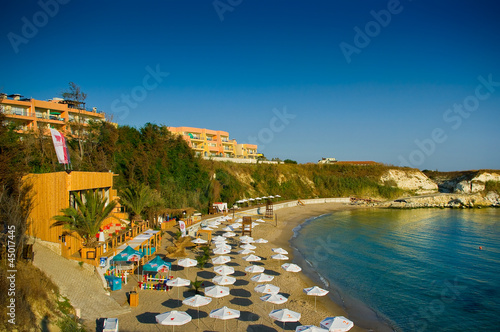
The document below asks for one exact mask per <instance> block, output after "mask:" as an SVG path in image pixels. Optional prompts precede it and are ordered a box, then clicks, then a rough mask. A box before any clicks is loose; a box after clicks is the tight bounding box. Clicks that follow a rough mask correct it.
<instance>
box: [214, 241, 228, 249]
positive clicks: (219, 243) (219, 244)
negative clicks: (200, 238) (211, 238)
mask: <svg viewBox="0 0 500 332" xmlns="http://www.w3.org/2000/svg"><path fill="white" fill-rule="evenodd" d="M215 248H216V249H219V248H220V249H227V250H231V248H232V247H231V246H230V245H229V244H226V243H222V242H217V243H216V244H215Z"/></svg>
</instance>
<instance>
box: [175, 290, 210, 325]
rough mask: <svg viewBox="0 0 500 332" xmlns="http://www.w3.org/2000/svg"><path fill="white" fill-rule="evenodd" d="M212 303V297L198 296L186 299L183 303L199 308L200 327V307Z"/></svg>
mask: <svg viewBox="0 0 500 332" xmlns="http://www.w3.org/2000/svg"><path fill="white" fill-rule="evenodd" d="M210 302H212V299H211V298H210V297H207V296H202V295H199V294H196V295H195V296H191V297H188V298H186V299H184V301H182V304H185V305H188V306H190V307H195V308H198V327H200V307H202V306H204V305H207V304H209V303H210Z"/></svg>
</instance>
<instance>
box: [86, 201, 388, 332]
mask: <svg viewBox="0 0 500 332" xmlns="http://www.w3.org/2000/svg"><path fill="white" fill-rule="evenodd" d="M354 208H356V207H355V206H350V205H345V204H339V203H324V204H314V205H306V206H297V207H292V208H284V209H279V210H276V211H275V213H276V215H277V219H278V222H277V225H275V222H274V221H267V222H265V223H262V224H259V225H258V226H256V227H255V228H254V229H253V232H252V236H253V238H254V239H258V238H264V239H267V240H269V242H268V243H263V244H256V247H257V248H256V249H255V255H257V256H260V257H262V260H261V261H259V262H256V263H253V264H255V265H261V266H263V267H264V268H265V269H266V270H265V273H267V274H270V275H273V276H274V280H272V281H271V282H269V283H271V284H273V285H275V286H278V287H280V294H282V295H284V296H286V297H288V302H286V303H284V304H281V305H274V309H282V308H287V309H290V310H293V311H297V312H299V313H301V315H302V316H301V319H300V321H299V322H297V323H287V324H286V325H285V330H286V331H295V328H296V327H297V326H299V325H316V326H319V323H320V321H321V320H323V319H324V318H326V317H329V316H346V317H348V315H347V313H346V312H345V311H344V309H343V308H342V307H340V306H339V305H337V304H336V303H335V302H334V301H332V299H331V298H330V297H329V296H323V297H318V298H317V308H316V310H315V308H314V302H315V301H314V297H311V296H307V295H306V294H305V293H304V292H303V288H306V287H311V286H314V285H317V286H319V287H324V286H323V285H322V284H320V283H317V282H316V283H315V282H314V281H313V280H312V279H310V278H309V277H308V276H307V275H306V273H303V272H300V273H293V272H286V271H284V270H283V269H282V268H281V264H283V263H284V262H292V261H293V252H292V249H291V247H290V244H289V240H290V239H291V237H292V236H293V229H294V228H295V227H296V226H297V225H299V224H301V223H303V222H304V221H305V220H306V219H308V218H311V217H314V216H319V215H322V214H325V213H330V212H333V211H340V210H345V209H354ZM254 218H257V217H255V216H254ZM221 228H222V227H219V229H221ZM236 233H237V235H239V234H238V233H239V232H236ZM237 240H238V236H237V237H235V238H233V239H231V240H230V241H228V243H229V244H232V245H233V249H232V252H231V253H230V254H229V256H230V257H231V258H232V261H231V262H229V263H227V264H226V265H228V266H232V267H233V268H234V269H235V273H234V274H233V275H232V276H233V277H235V278H236V279H237V281H236V282H235V284H234V285H230V286H228V287H229V288H230V295H228V296H226V297H223V298H220V299H213V301H212V302H211V303H210V304H208V305H206V306H202V307H200V308H199V309H200V311H199V313H200V319H198V310H197V308H193V307H189V306H186V305H183V304H182V303H181V301H182V300H183V299H185V298H187V297H190V296H193V295H194V291H193V290H190V289H189V287H181V288H180V289H177V288H174V289H172V290H171V291H168V292H162V291H154V290H139V305H138V306H137V307H132V308H131V312H130V313H128V314H124V315H121V316H119V317H118V318H119V325H120V331H131V332H132V331H172V326H163V325H159V324H157V323H156V321H155V316H156V315H158V314H160V313H164V312H167V311H171V310H179V311H186V312H187V313H188V314H190V315H191V316H192V317H193V319H192V321H191V322H189V323H187V324H186V325H182V326H175V331H196V330H199V331H223V330H224V325H226V330H227V331H281V330H282V328H283V325H282V323H280V322H277V321H275V320H273V319H271V318H270V317H269V312H271V310H272V309H273V305H272V304H269V303H265V302H263V301H261V300H260V297H261V296H263V294H260V293H257V292H256V291H254V288H255V287H256V286H257V285H258V283H256V282H254V281H251V280H250V278H251V276H252V275H249V274H246V273H245V271H244V269H245V267H247V266H249V265H250V264H251V263H248V262H246V261H244V260H243V259H242V257H243V256H244V255H239V254H237V253H236V251H238V250H240V248H239V243H238V242H237ZM169 241H170V236H169V235H168V234H167V235H166V236H165V237H164V239H163V243H162V248H161V250H160V251H159V254H160V255H161V256H163V255H162V254H165V253H166V250H165V248H166V246H167V245H168V244H169ZM236 244H238V246H236ZM212 247H213V245H212ZM277 247H281V248H284V249H285V250H287V251H288V252H289V254H288V255H287V256H289V257H290V260H288V261H276V260H273V259H271V258H270V256H271V255H273V254H274V253H273V252H272V250H271V248H277ZM187 251H188V257H190V258H194V257H195V255H196V254H195V252H192V251H190V250H187ZM212 257H215V255H212ZM167 261H168V259H167ZM170 261H172V260H170ZM172 265H173V274H174V277H181V278H186V279H189V280H194V279H195V277H196V276H197V277H198V280H203V281H204V284H203V286H202V288H200V292H201V294H202V295H203V291H204V288H205V287H208V286H212V285H213V283H212V281H211V279H212V278H213V277H215V276H216V274H215V273H214V272H213V265H212V264H211V262H210V263H208V264H207V265H206V267H205V268H204V269H203V270H200V269H199V268H197V267H191V268H188V269H184V268H177V265H176V261H173V262H172ZM300 265H301V266H302V267H303V268H304V266H303V264H300ZM313 279H314V278H313ZM135 285H136V281H135V280H132V281H130V282H129V283H128V284H127V285H125V286H124V290H122V291H117V292H113V293H112V295H111V296H112V297H113V298H115V299H116V300H117V301H118V302H119V304H121V305H123V306H128V303H127V298H126V294H125V293H126V292H127V291H129V290H131V289H132V287H133V286H135ZM178 294H180V298H179V297H178ZM222 306H228V307H229V308H232V309H236V310H240V311H241V317H240V318H239V319H233V320H227V321H226V323H224V321H221V320H215V319H213V318H210V317H208V314H209V313H210V311H211V310H213V309H216V308H221V307H222ZM370 315H371V313H366V317H365V315H364V314H363V313H362V314H361V315H359V316H360V317H350V318H351V319H352V320H353V321H354V322H355V326H354V328H353V329H351V331H366V330H374V331H383V330H386V328H384V326H377V325H380V323H378V324H377V322H376V320H374V317H370ZM358 321H359V323H358ZM98 324H99V323H98ZM198 324H199V328H198ZM372 324H373V325H372ZM91 325H93V324H90V325H87V326H88V327H90V328H92V326H91ZM358 325H360V326H358ZM94 328H95V325H94Z"/></svg>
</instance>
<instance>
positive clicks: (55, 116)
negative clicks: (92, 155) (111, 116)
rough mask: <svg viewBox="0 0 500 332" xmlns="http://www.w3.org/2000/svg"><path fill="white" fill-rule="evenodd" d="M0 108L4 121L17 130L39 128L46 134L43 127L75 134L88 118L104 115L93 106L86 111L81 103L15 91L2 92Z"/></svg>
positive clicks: (92, 118) (97, 119) (34, 130)
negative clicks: (23, 95) (15, 92)
mask: <svg viewBox="0 0 500 332" xmlns="http://www.w3.org/2000/svg"><path fill="white" fill-rule="evenodd" d="M0 111H2V113H3V114H4V115H5V116H6V118H7V121H9V122H10V123H13V124H14V125H16V127H17V131H18V132H19V133H27V132H31V131H32V132H37V131H42V132H43V133H44V134H48V131H47V130H46V129H48V128H53V129H56V130H58V131H60V132H63V133H65V134H70V135H76V134H77V132H76V131H77V130H78V128H82V127H83V128H85V126H86V125H87V124H88V123H89V122H90V121H106V118H105V116H106V115H105V114H104V113H103V112H99V111H97V109H96V108H94V109H92V110H87V109H86V108H85V104H84V103H77V102H74V101H69V100H64V99H62V98H53V99H50V100H48V101H44V100H36V99H33V98H23V97H22V96H21V95H19V94H12V95H5V94H3V95H0ZM83 133H85V129H83Z"/></svg>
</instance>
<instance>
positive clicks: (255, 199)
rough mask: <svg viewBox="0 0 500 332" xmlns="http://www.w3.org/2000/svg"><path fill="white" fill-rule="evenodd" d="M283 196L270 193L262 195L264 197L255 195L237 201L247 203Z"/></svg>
mask: <svg viewBox="0 0 500 332" xmlns="http://www.w3.org/2000/svg"><path fill="white" fill-rule="evenodd" d="M280 197H281V196H280V195H274V196H273V195H270V196H262V197H255V198H243V199H240V200H237V201H236V203H238V204H242V203H246V202H254V201H260V200H263V199H274V198H280Z"/></svg>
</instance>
